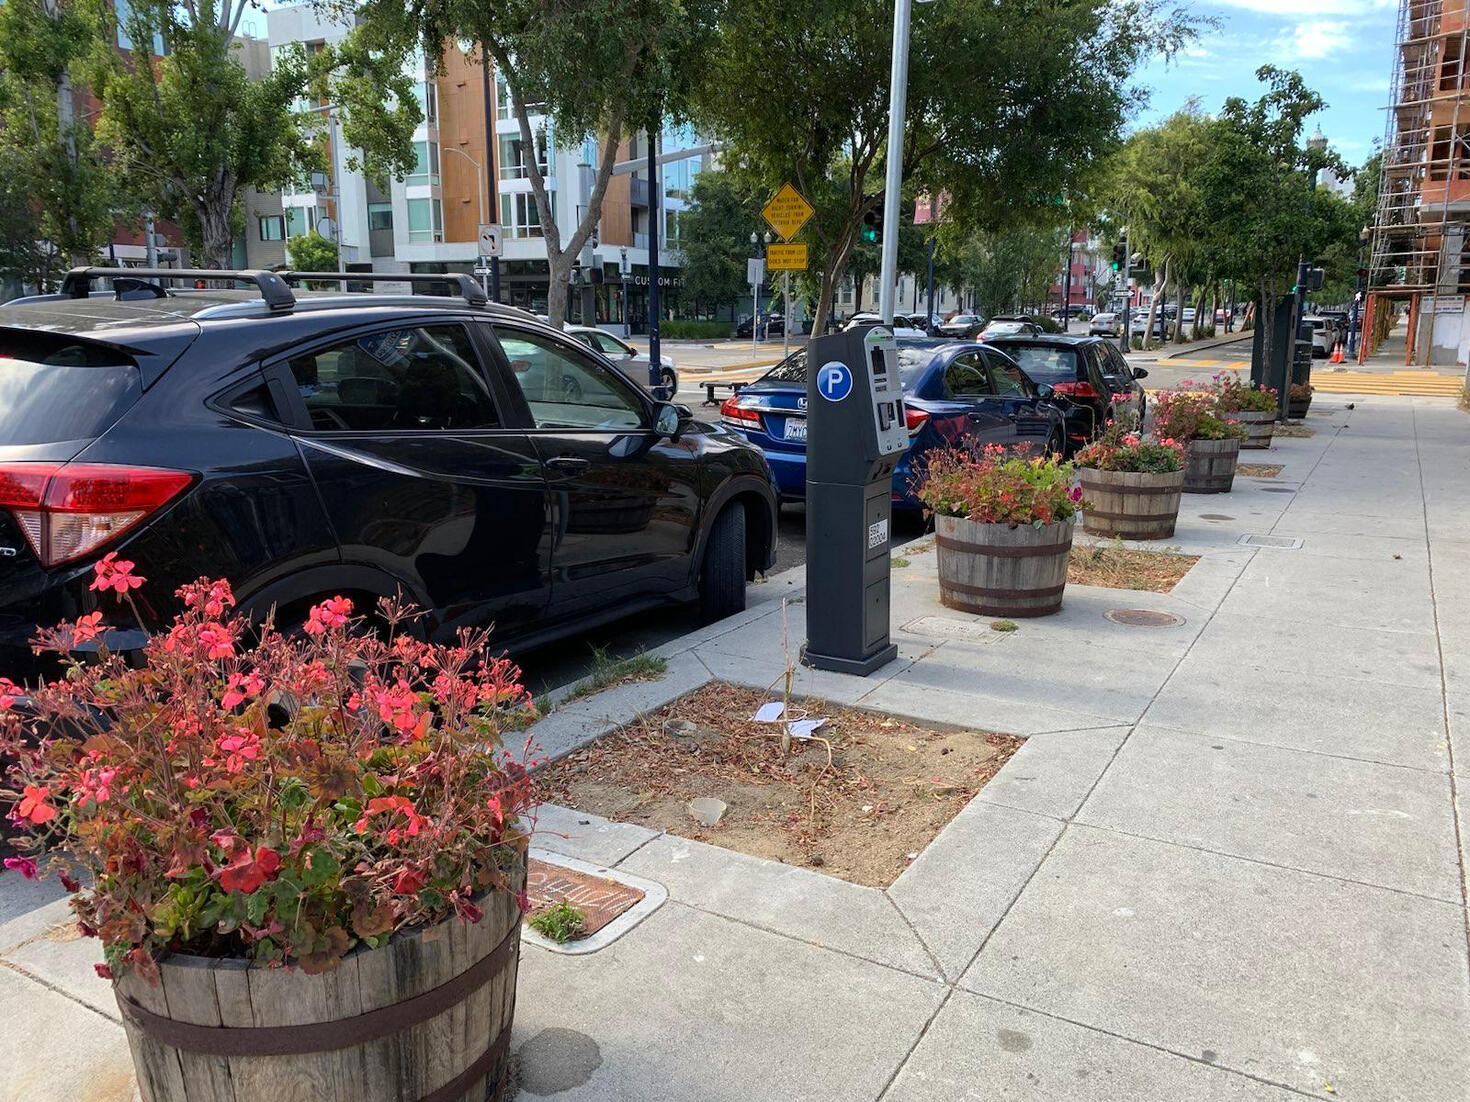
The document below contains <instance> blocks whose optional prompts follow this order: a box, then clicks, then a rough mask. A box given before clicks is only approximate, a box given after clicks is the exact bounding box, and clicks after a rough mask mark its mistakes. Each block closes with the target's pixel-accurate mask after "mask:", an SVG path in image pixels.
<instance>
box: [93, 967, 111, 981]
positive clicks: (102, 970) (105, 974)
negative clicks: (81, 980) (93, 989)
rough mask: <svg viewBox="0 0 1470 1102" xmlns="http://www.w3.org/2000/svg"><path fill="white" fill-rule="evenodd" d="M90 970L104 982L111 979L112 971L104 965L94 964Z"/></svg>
mask: <svg viewBox="0 0 1470 1102" xmlns="http://www.w3.org/2000/svg"><path fill="white" fill-rule="evenodd" d="M92 968H93V969H94V970H95V971H96V973H97V974H98V975H99V976H101V977H102V978H103V979H104V980H110V979H112V969H111V968H109V967H107V965H105V964H94V965H92Z"/></svg>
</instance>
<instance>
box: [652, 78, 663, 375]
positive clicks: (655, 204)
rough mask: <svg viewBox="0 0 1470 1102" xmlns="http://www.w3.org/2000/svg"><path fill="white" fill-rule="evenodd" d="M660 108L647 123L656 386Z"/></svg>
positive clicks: (657, 369)
mask: <svg viewBox="0 0 1470 1102" xmlns="http://www.w3.org/2000/svg"><path fill="white" fill-rule="evenodd" d="M659 127H660V119H659V111H658V108H657V106H655V108H654V112H653V121H652V122H651V123H650V124H649V127H648V385H649V387H650V388H656V387H657V386H658V385H659V384H660V383H661V382H662V381H663V380H662V372H661V371H660V370H659V368H660V367H661V366H662V364H663V361H662V360H660V359H659V351H658V312H659V301H658V231H659V225H658V220H659V219H660V218H661V217H662V215H661V214H660V213H659V198H660V196H659V183H658V130H659Z"/></svg>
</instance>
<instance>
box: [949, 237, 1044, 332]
mask: <svg viewBox="0 0 1470 1102" xmlns="http://www.w3.org/2000/svg"><path fill="white" fill-rule="evenodd" d="M1066 239H1067V231H1066V230H1065V229H1064V228H1063V227H1061V226H1057V225H1051V226H1047V225H1045V224H1042V225H1016V226H1007V227H1004V228H1002V229H998V230H976V231H973V232H971V233H969V234H967V235H964V236H963V237H954V236H946V237H945V238H944V239H943V242H944V243H943V245H942V246H941V248H942V251H943V253H944V255H945V256H946V258H947V260H948V261H949V263H950V264H951V265H952V266H953V270H954V272H955V276H954V277H953V278H955V279H957V281H958V282H960V283H962V284H963V285H964V286H967V287H969V288H971V290H972V291H973V293H974V296H975V308H976V309H977V310H978V311H979V312H980V313H981V314H983V315H985V316H986V317H993V316H994V315H995V314H1001V313H1008V312H1011V311H1015V310H1020V309H1023V308H1024V307H1027V306H1031V305H1035V304H1038V303H1041V302H1042V301H1043V300H1044V299H1045V298H1046V295H1047V290H1048V288H1050V286H1051V283H1052V280H1053V279H1054V278H1055V277H1056V273H1057V271H1058V270H1059V269H1060V267H1061V263H1062V260H1061V258H1062V257H1063V256H1065V254H1066V250H1067V241H1066Z"/></svg>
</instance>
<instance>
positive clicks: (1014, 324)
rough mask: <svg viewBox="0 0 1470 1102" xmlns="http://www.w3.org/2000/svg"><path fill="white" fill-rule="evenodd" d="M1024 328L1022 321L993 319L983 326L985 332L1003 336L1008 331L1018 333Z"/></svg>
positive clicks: (1024, 324)
mask: <svg viewBox="0 0 1470 1102" xmlns="http://www.w3.org/2000/svg"><path fill="white" fill-rule="evenodd" d="M1025 328H1026V323H1025V322H1024V321H993V322H991V323H990V324H989V325H987V326H986V327H985V332H986V333H988V334H990V335H991V336H1005V335H1006V334H1008V333H1020V332H1023V331H1024V330H1025Z"/></svg>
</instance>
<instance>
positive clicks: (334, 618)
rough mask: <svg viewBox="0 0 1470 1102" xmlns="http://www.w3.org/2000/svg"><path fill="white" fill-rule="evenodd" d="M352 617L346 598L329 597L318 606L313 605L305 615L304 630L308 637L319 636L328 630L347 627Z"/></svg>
mask: <svg viewBox="0 0 1470 1102" xmlns="http://www.w3.org/2000/svg"><path fill="white" fill-rule="evenodd" d="M351 615H352V602H351V601H349V600H348V599H347V598H346V597H329V598H327V600H325V601H323V602H322V603H321V604H319V605H313V606H312V609H311V611H310V612H309V613H308V614H307V617H306V625H305V628H304V630H305V631H306V633H307V634H308V635H320V634H321V633H322V632H324V631H326V630H327V629H328V628H340V627H346V626H347V618H348V617H349V616H351Z"/></svg>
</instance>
